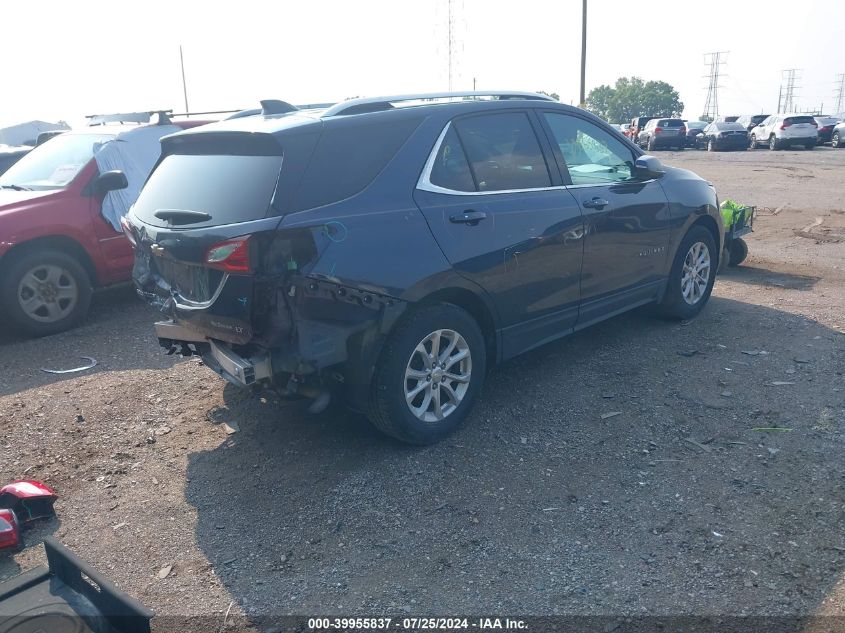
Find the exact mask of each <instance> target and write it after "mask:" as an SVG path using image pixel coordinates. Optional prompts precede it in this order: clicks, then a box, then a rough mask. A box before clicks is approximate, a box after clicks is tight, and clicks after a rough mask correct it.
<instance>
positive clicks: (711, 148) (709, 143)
mask: <svg viewBox="0 0 845 633" xmlns="http://www.w3.org/2000/svg"><path fill="white" fill-rule="evenodd" d="M707 151H708V152H715V151H716V144H715V143H714V142H713V139H712V138H711V139H710V140H709V141H707Z"/></svg>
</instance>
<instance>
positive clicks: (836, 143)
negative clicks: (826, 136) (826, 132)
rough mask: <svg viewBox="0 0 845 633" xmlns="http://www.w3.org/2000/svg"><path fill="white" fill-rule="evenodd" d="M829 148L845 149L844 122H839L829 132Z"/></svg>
mask: <svg viewBox="0 0 845 633" xmlns="http://www.w3.org/2000/svg"><path fill="white" fill-rule="evenodd" d="M830 146H831V147H845V121H841V122H839V123H837V124H836V125H834V126H833V129H832V130H831V131H830Z"/></svg>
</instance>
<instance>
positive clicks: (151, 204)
mask: <svg viewBox="0 0 845 633" xmlns="http://www.w3.org/2000/svg"><path fill="white" fill-rule="evenodd" d="M281 110H282V112H279V108H278V107H277V108H276V109H275V113H273V114H269V113H267V114H256V115H253V116H244V117H240V118H236V119H233V120H229V121H223V122H220V123H218V124H213V125H207V126H204V127H201V128H197V129H194V130H190V131H187V132H182V133H178V134H174V135H172V136H168V137H165V138H164V139H163V140H162V156H161V158H160V160H159V162H158V164H157V166H156V168H155V170H154V171H153V173H152V175H151V176H150V179H149V180H148V181H147V184H146V185H145V187H144V189H143V191H142V192H141V195H140V197H139V199H138V201H137V203H136V204H135V205H134V207H133V209H132V211H131V212H130V214H129V215H128V216H127V217H126V218H125V219H124V227H125V230H126V233H127V235H128V237H129V239H130V241H132V243H133V244H134V246H135V249H136V263H135V272H134V278H135V283H136V285H137V287H138V291H139V293H140V294H141V295H142V296H143V297H145V298H147V300H149V301H150V302H152V303H153V304H155V305H157V306H158V307H159V308H160V309H161V311H162V312H164V313H165V314H166V315H167V317H168V320H166V321H163V322H160V323H157V324H156V332H157V334H158V337H159V340H160V342H161V344H162V345H163V346H164V347H165V348H167V349H168V350H169V351H171V352H177V353H180V354H187V355H189V354H200V355H202V357H203V359H204V360H205V362H206V363H207V364H208V365H209V366H210V367H212V368H213V369H214V370H215V371H217V372H218V373H219V374H220V375H222V376H223V377H224V378H226V379H228V380H229V381H231V382H233V383H235V384H237V385H240V386H243V387H249V386H253V385H255V386H259V385H260V386H264V387H274V388H276V389H278V390H280V391H281V392H283V393H285V394H289V395H294V394H295V395H299V396H305V397H308V398H312V399H313V403H312V405H311V408H312V409H314V410H319V409H320V408H322V407H324V406H325V405H326V404H327V403H328V401H329V398H330V397H331V395H332V394H336V395H338V396H340V397H342V398H343V399H344V400H345V402H346V403H348V404H349V405H350V406H351V407H353V408H355V409H358V410H360V411H364V412H366V413H367V414H368V416H369V417H370V419H371V420H372V421H373V423H374V424H375V425H376V426H378V427H379V428H380V429H382V430H383V431H385V432H387V433H389V434H390V435H393V436H395V437H397V438H399V439H401V440H404V441H408V442H413V443H428V442H433V441H436V440H438V439H440V438H442V437H444V436H445V435H446V434H447V433H449V432H451V431H452V430H453V429H455V427H456V426H458V424H459V423H460V422H461V421H462V420H463V419H464V418H465V417H466V416H467V414H468V413H469V411H470V409H471V408H472V405H473V402H474V401H475V399H476V398H477V397H478V395H479V393H480V392H481V388H482V383H483V382H484V378H485V374H486V373H487V371H488V370H489V368H490V367H491V366H492V365H493V364H495V363H497V362H501V361H503V360H506V359H508V358H511V357H513V356H515V355H516V354H520V353H522V352H524V351H526V350H529V349H532V348H534V347H537V346H539V345H542V344H544V343H547V342H549V341H552V340H555V339H557V338H560V337H562V336H565V335H567V334H570V333H572V332H575V331H577V330H580V329H582V328H585V327H587V326H589V325H591V324H593V323H596V322H598V321H601V320H603V319H606V318H608V317H611V316H613V315H616V314H619V313H621V312H625V311H626V310H630V309H632V308H634V307H636V306H640V305H644V304H648V303H656V304H658V305H659V306H660V309H661V310H662V311H663V312H664V313H665V314H666V315H668V316H670V317H674V318H681V319H689V318H691V317H693V316H695V315H696V314H697V313H698V312H699V311H700V310H701V309H702V307H703V306H704V304H705V303H706V302H707V300H708V298H709V296H710V292H711V290H712V287H713V282H714V280H715V276H716V270H717V268H718V263H719V259H720V254H721V252H722V247H723V229H722V220H721V216H720V214H719V209H718V202H717V198H716V192H715V191H714V189H713V187H712V186H711V185H710V184H709V183H707V182H706V181H704V180H702V179H701V178H699V177H698V176H696V175H695V174H693V173H691V172H689V171H685V170H681V169H673V168H667V167H663V166H662V165H661V163H660V161H658V160H657V159H656V158H654V157H650V156H644V155H643V153H642V151H641V150H640V149H639V148H637V147H636V146H634V145H633V144H632V143H630V142H629V141H628V140H626V139H623V138H621V137H620V135H619V134H618V133H616V132H614V131H613V130H612V129H611V128H610V127H609V126H608V124H606V123H604V122H603V121H601V120H600V119H598V118H596V117H594V116H592V115H590V114H588V113H587V112H584V111H583V110H580V109H577V108H572V107H568V106H565V105H562V104H560V103H558V102H556V101H551V100H549V99H547V98H545V97H542V96H540V95H536V94H530V93H495V94H483V93H448V94H423V95H410V96H402V97H383V98H373V99H354V100H350V101H346V102H343V103H339V104H336V105H333V106H330V107H327V108H323V109H309V110H304V109H298V108H296V107H295V106H290V105H287V104H285V107H283V108H281Z"/></svg>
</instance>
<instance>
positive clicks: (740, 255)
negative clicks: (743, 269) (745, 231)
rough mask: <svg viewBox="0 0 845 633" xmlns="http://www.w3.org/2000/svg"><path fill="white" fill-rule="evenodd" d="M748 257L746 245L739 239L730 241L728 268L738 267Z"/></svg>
mask: <svg viewBox="0 0 845 633" xmlns="http://www.w3.org/2000/svg"><path fill="white" fill-rule="evenodd" d="M746 257H748V244H746V242H745V240H744V239H742V238H741V237H738V238H736V239H734V240H731V244H730V246H729V247H728V266H731V267H734V266H739V265H740V264H741V263H742V262H744V261H745V258H746Z"/></svg>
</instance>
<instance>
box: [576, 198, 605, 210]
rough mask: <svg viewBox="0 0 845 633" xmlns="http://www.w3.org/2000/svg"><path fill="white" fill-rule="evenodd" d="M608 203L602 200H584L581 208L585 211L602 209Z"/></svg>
mask: <svg viewBox="0 0 845 633" xmlns="http://www.w3.org/2000/svg"><path fill="white" fill-rule="evenodd" d="M609 204H610V203H609V202H608V201H607V200H605V199H604V198H598V197H596V198H593V199H592V200H584V201H583V202H582V203H581V206H582V207H584V208H585V209H604V208H605V207H606V206H607V205H609Z"/></svg>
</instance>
